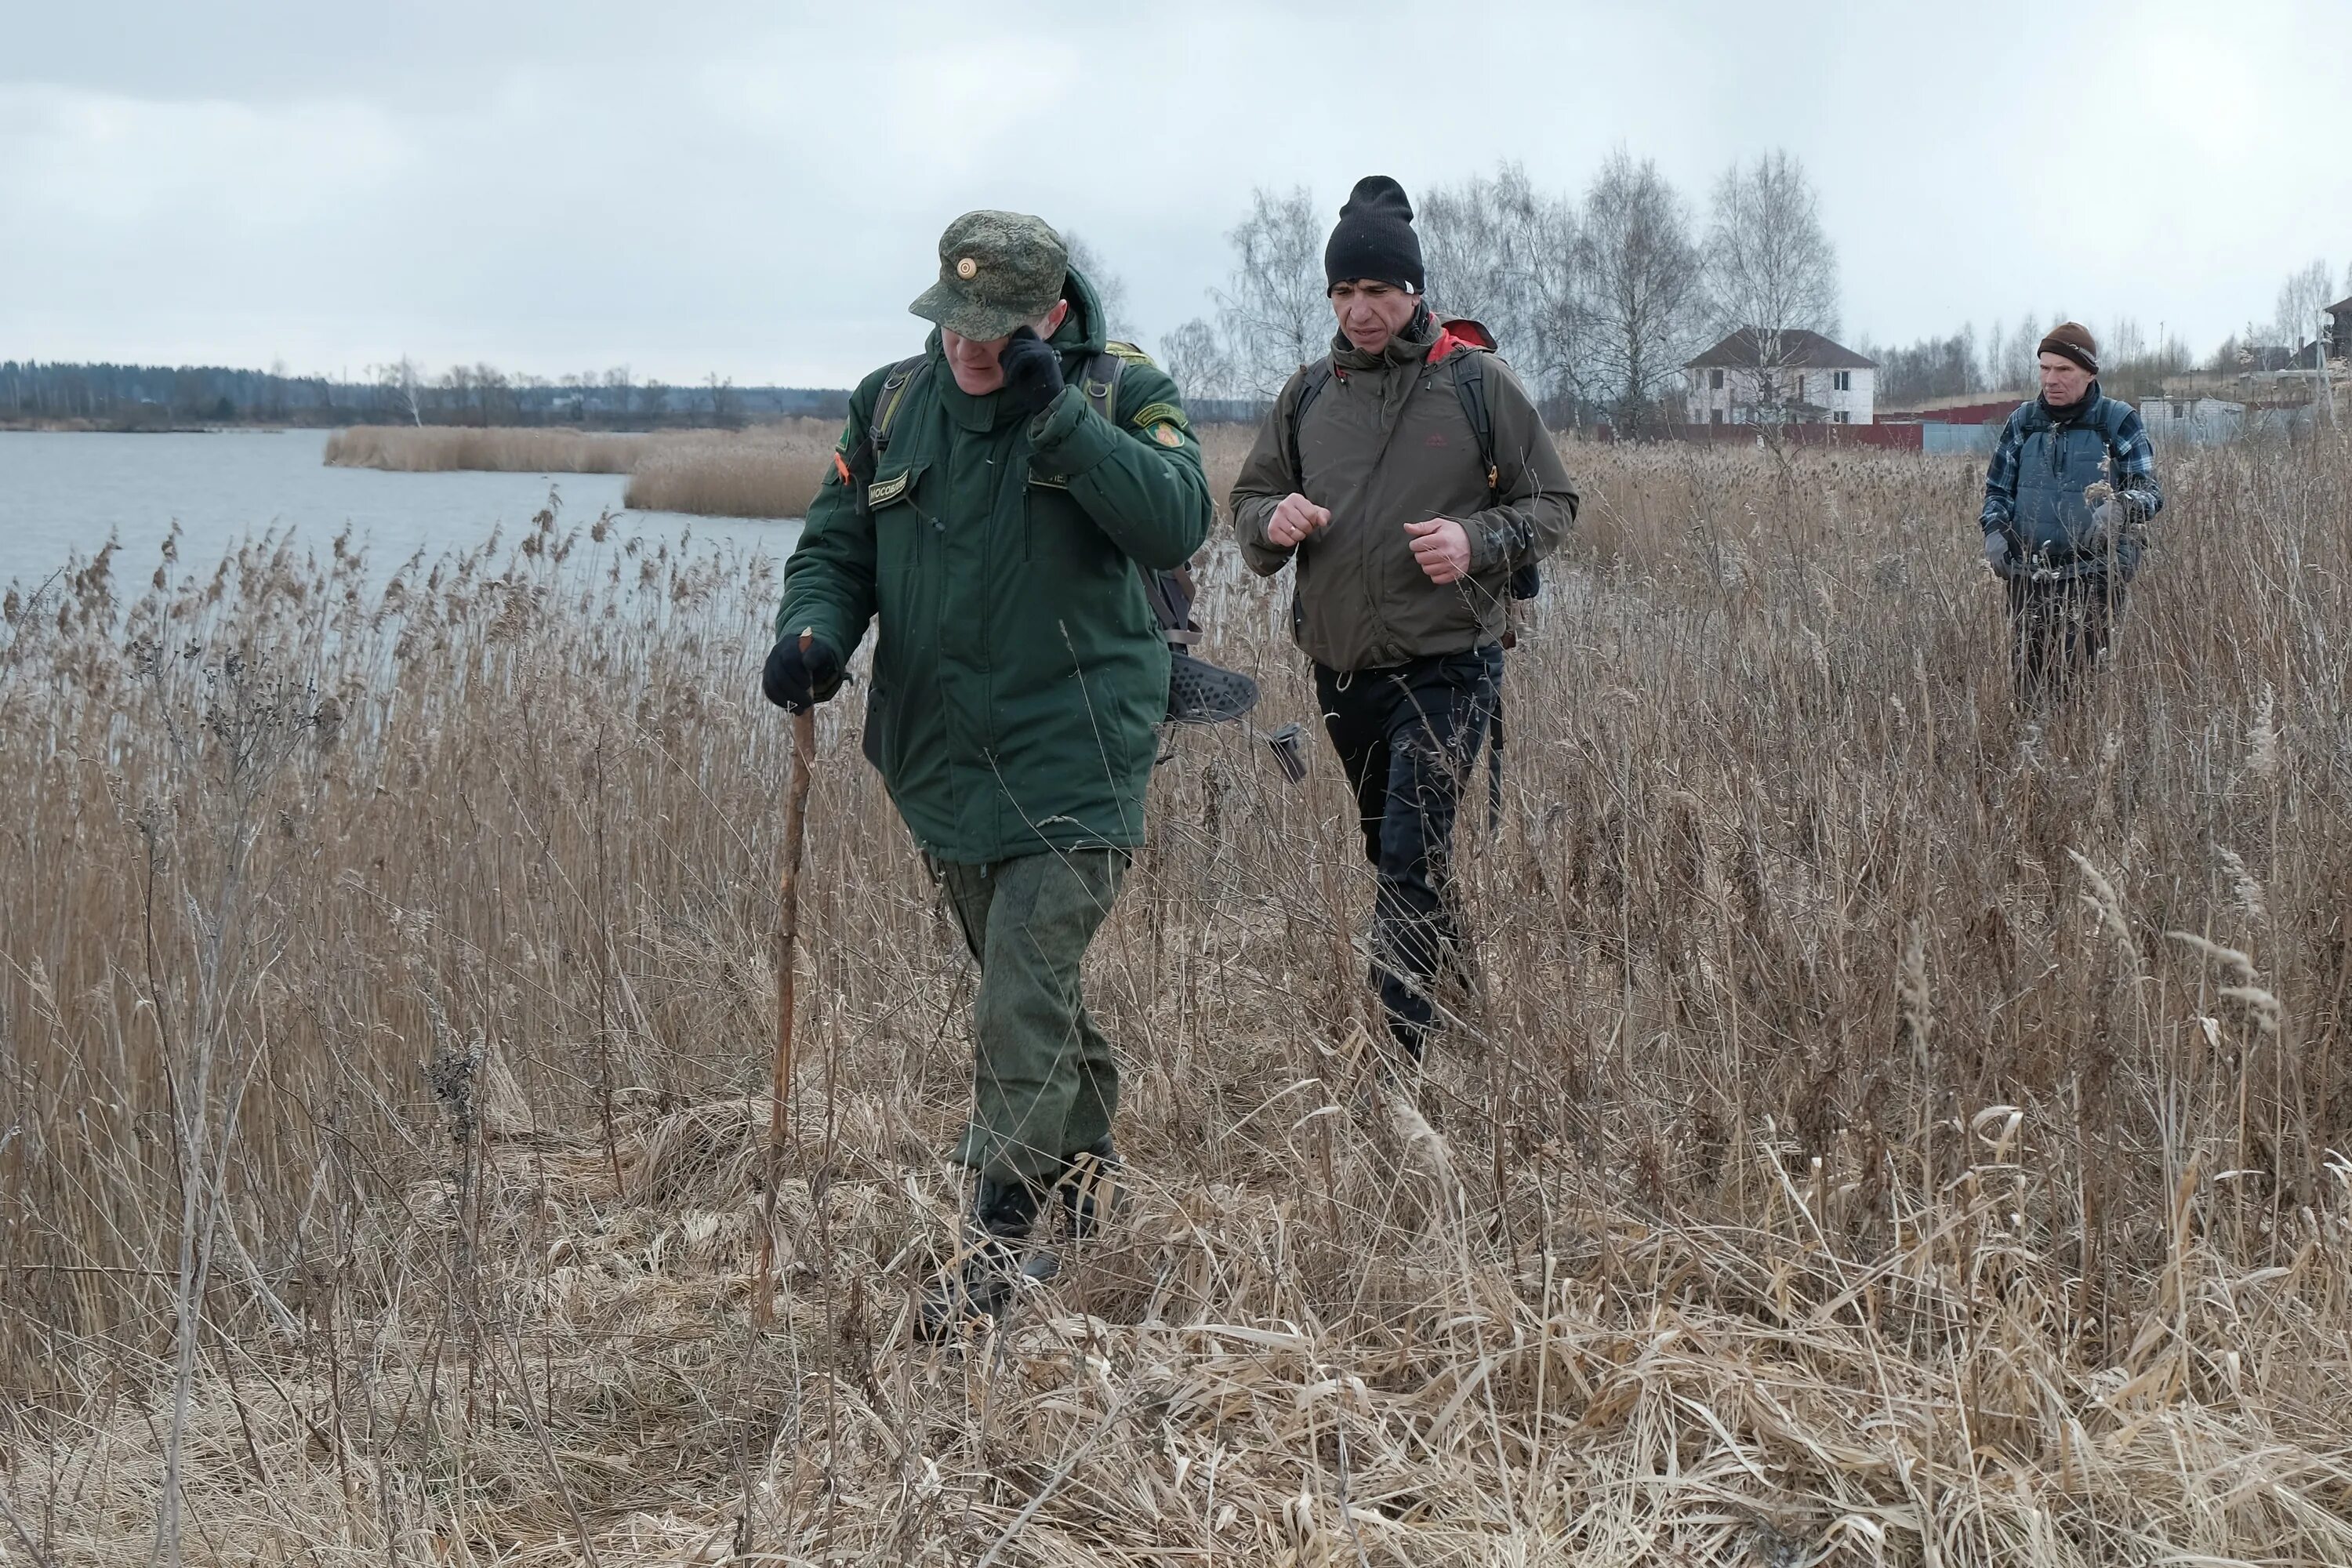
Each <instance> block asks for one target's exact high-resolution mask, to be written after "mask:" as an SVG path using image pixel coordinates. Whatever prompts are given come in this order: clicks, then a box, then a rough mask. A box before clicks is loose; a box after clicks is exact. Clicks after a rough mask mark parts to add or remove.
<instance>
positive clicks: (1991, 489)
mask: <svg viewBox="0 0 2352 1568" xmlns="http://www.w3.org/2000/svg"><path fill="white" fill-rule="evenodd" d="M2089 402H2090V406H2089V407H2087V408H2085V409H2084V411H2083V413H2082V415H2081V416H2078V417H2076V418H2074V419H2071V420H2069V421H2068V422H2067V423H2069V424H2073V425H2090V426H2097V425H2101V424H2103V423H2105V420H2104V419H2103V418H2102V417H2101V416H2103V415H2105V414H2106V412H2107V411H2106V410H2105V409H2103V408H2101V407H2100V406H2098V405H2100V404H2103V403H2105V404H2113V405H2114V406H2115V407H2116V408H2118V409H2121V410H2122V411H2123V417H2122V418H2120V419H2117V420H2116V421H2115V425H2114V429H2113V432H2112V434H2110V435H2109V436H2108V437H2107V461H2108V465H2109V468H2110V471H2111V472H2112V473H2113V474H2114V476H2115V479H2114V483H2115V487H2116V499H2117V500H2121V501H2122V502H2123V503H2124V507H2125V510H2126V511H2127V512H2128V513H2130V515H2131V516H2132V518H2133V520H2134V521H2147V519H2149V518H2151V517H2154V516H2155V515H2156V514H2157V513H2158V512H2159V511H2162V510H2164V487H2163V486H2161V485H2159V484H2158V483H2157V481H2156V447H2154V446H2153V445H2152V444H2151V443H2150V442H2149V440H2148V438H2147V426H2146V425H2144V424H2142V423H2141V422H2140V416H2139V410H2138V409H2137V408H2134V407H2133V406H2132V405H2130V404H2128V403H2116V401H2115V400H2114V399H2112V398H2109V397H2107V396H2105V395H2103V394H2102V393H2101V392H2100V391H2099V384H2098V383H2097V382H2093V383H2092V384H2091V390H2090V396H2089ZM2057 423H2058V422H2057V421H2056V420H2054V419H2053V418H2051V417H2050V410H2049V407H2048V406H2047V405H2045V404H2043V403H2042V399H2040V398H2038V397H2037V398H2035V399H2034V400H2033V401H2032V402H2031V403H2024V404H2020V405H2018V409H2017V412H2016V413H2014V414H2012V415H2011V416H2009V423H2008V424H2006V425H2004V426H2001V427H2000V442H1999V443H1998V444H1997V445H1995V446H1994V447H1993V449H1992V461H1991V462H1990V463H1989V464H1987V465H1986V467H1985V499H1984V510H1983V512H1982V513H1981V514H1979V517H1978V518H1977V521H1978V523H1979V525H1981V526H1982V527H1983V529H1984V531H1986V532H1987V533H1990V532H1992V531H1995V530H1996V529H2004V528H2008V527H2011V525H2012V524H2014V523H2015V522H2016V521H2017V453H2018V448H2019V447H2022V446H2024V445H2025V438H2026V437H2028V436H2031V435H2032V434H2033V432H2035V431H2036V430H2049V429H2053V428H2055V427H2056V426H2057Z"/></svg>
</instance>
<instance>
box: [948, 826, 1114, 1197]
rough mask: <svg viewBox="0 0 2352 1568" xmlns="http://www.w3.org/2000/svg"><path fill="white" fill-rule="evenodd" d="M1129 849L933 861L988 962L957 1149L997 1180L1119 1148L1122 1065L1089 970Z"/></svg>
mask: <svg viewBox="0 0 2352 1568" xmlns="http://www.w3.org/2000/svg"><path fill="white" fill-rule="evenodd" d="M1128 861H1129V855H1128V853H1127V851H1125V850H1123V849H1076V850H1067V851H1049V852H1047V853H1044V854H1037V855H1023V856H1018V857H1016V858H1013V859H1010V860H998V861H995V862H994V863H992V864H990V865H985V866H972V865H958V864H956V863H953V862H950V861H934V862H933V863H932V867H931V868H932V871H933V872H934V873H935V874H936V875H937V876H938V878H939V879H940V886H941V887H942V888H943V889H946V891H947V895H948V903H949V906H950V908H951V909H953V910H955V917H956V923H957V925H959V926H960V927H961V928H962V931H963V940H964V944H965V945H966V946H967V947H969V948H970V949H971V955H972V957H973V958H975V959H977V960H978V961H979V963H980V995H979V998H978V1000H977V1001H976V1002H975V1003H974V1004H973V1006H972V1034H973V1037H974V1049H973V1053H972V1074H971V1089H972V1111H971V1124H970V1126H969V1127H967V1128H966V1130H965V1131H964V1135H963V1142H962V1143H961V1145H960V1146H959V1147H958V1148H957V1150H956V1158H957V1159H958V1160H960V1161H961V1162H962V1163H964V1164H966V1165H969V1166H971V1168H972V1169H973V1170H975V1171H977V1172H979V1173H981V1175H982V1176H983V1177H985V1178H987V1179H989V1180H991V1181H996V1182H1003V1183H1007V1184H1011V1183H1018V1182H1025V1183H1029V1184H1034V1185H1038V1186H1045V1185H1049V1184H1052V1183H1053V1182H1054V1181H1055V1179H1056V1178H1058V1177H1059V1176H1060V1175H1061V1173H1062V1172H1063V1169H1064V1167H1065V1166H1066V1164H1067V1163H1068V1162H1069V1160H1070V1157H1071V1156H1072V1155H1074V1154H1076V1153H1078V1152H1081V1151H1084V1150H1087V1149H1094V1150H1096V1151H1097V1152H1102V1151H1104V1150H1107V1149H1108V1146H1109V1143H1108V1141H1109V1138H1110V1122H1111V1117H1112V1115H1113V1113H1114V1112H1116V1111H1117V1110H1118V1060H1117V1058H1114V1057H1113V1056H1112V1054H1111V1048H1110V1042H1109V1041H1108V1040H1107V1039H1105V1038H1103V1034H1102V1031H1101V1030H1100V1029H1098V1028H1097V1027H1095V1021H1094V1019H1093V1018H1092V1017H1090V1016H1087V1007H1086V1001H1085V998H1084V996H1083V995H1082V994H1081V992H1080V971H1081V970H1082V969H1083V967H1084V966H1085V963H1086V956H1087V943H1089V942H1092V941H1093V940H1094V934H1095V931H1096V928H1097V927H1098V926H1100V925H1101V924H1102V921H1103V917H1104V916H1105V915H1108V913H1109V912H1110V906H1111V903H1112V901H1113V900H1116V899H1117V898H1118V885H1119V880H1120V879H1121V878H1122V877H1124V876H1125V875H1126V872H1127V867H1128Z"/></svg>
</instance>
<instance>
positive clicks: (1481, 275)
mask: <svg viewBox="0 0 2352 1568" xmlns="http://www.w3.org/2000/svg"><path fill="white" fill-rule="evenodd" d="M1547 203H1548V198H1546V197H1544V196H1541V195H1538V194H1537V192H1536V189H1535V187H1534V186H1533V185H1532V184H1529V183H1528V175H1527V171H1526V170H1524V169H1522V168H1521V167H1519V166H1518V165H1517V163H1505V164H1504V165H1502V166H1501V167H1500V168H1499V169H1497V170H1496V172H1495V174H1494V177H1493V178H1491V179H1490V178H1487V177H1486V176H1485V175H1480V174H1474V175H1472V176H1471V177H1470V178H1469V179H1466V180H1464V181H1462V182H1460V183H1459V184H1451V185H1439V186H1437V187H1435V188H1434V189H1432V190H1430V191H1429V192H1427V193H1426V195H1425V196H1424V198H1423V201H1422V204H1421V211H1420V213H1419V215H1418V216H1417V217H1416V219H1415V222H1414V227H1415V228H1417V229H1418V230H1419V231H1420V235H1421V258H1422V264H1423V270H1424V271H1425V273H1426V274H1427V279H1428V285H1429V299H1430V302H1431V304H1432V305H1433V306H1435V307H1437V308H1438V309H1440V310H1444V311H1445V312H1447V313H1448V314H1451V315H1460V316H1469V317H1472V318H1475V320H1476V321H1479V322H1480V323H1481V324H1482V325H1484V326H1485V327H1486V329H1487V330H1488V331H1492V332H1493V333H1494V334H1495V336H1496V339H1497V340H1498V341H1499V342H1501V343H1502V345H1503V349H1504V352H1505V353H1507V354H1513V355H1517V354H1521V353H1525V352H1526V350H1527V349H1528V342H1529V339H1530V337H1531V335H1532V332H1533V330H1534V317H1535V315H1536V310H1535V303H1534V298H1533V296H1534V291H1535V287H1536V269H1537V256H1536V249H1537V247H1538V245H1539V244H1540V243H1541V238H1542V235H1541V217H1542V209H1543V207H1544V206H1545V205H1547Z"/></svg>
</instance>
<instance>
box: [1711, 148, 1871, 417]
mask: <svg viewBox="0 0 2352 1568" xmlns="http://www.w3.org/2000/svg"><path fill="white" fill-rule="evenodd" d="M1706 285H1707V291H1708V293H1709V295H1710V296H1711V298H1712V300H1713V303H1714V313H1715V319H1714V330H1715V331H1717V332H1719V333H1729V332H1736V331H1740V330H1741V329H1742V328H1746V329H1748V331H1751V332H1753V333H1754V343H1755V349H1756V361H1757V363H1756V367H1755V371H1756V377H1757V389H1756V390H1757V404H1758V407H1759V410H1760V411H1761V413H1762V415H1763V416H1764V417H1765V418H1766V419H1768V420H1769V419H1774V418H1778V417H1780V416H1783V414H1784V413H1785V411H1786V410H1787V409H1788V408H1789V407H1790V405H1792V404H1793V403H1794V402H1795V401H1796V398H1795V397H1794V395H1793V394H1794V392H1795V389H1796V388H1797V387H1798V386H1800V385H1801V384H1802V383H1801V380H1800V379H1799V377H1801V374H1802V372H1801V370H1800V369H1798V365H1797V362H1798V361H1799V359H1800V358H1801V350H1800V347H1799V342H1798V340H1796V339H1795V338H1792V337H1790V336H1789V335H1788V334H1790V332H1792V331H1812V332H1820V333H1822V335H1824V336H1830V335H1833V334H1835V332H1836V331H1837V330H1838V267H1837V251H1836V249H1835V247H1832V245H1831V244H1830V239H1829V236H1828V235H1827V234H1826V233H1825V232H1823V230H1822V219H1821V211H1820V205H1819V204H1818V203H1817V202H1816V201H1815V199H1814V196H1813V187H1812V183H1811V181H1810V180H1808V179H1807V178H1806V177H1805V168H1804V165H1803V164H1802V163H1799V162H1798V161H1797V160H1796V159H1794V158H1791V157H1790V156H1789V154H1788V153H1783V152H1779V151H1775V152H1771V153H1765V154H1764V155H1763V156H1762V157H1760V158H1759V159H1757V160H1756V162H1755V163H1752V164H1748V165H1746V166H1744V167H1743V166H1742V165H1740V164H1738V163H1734V164H1733V165H1732V166H1731V167H1730V168H1728V169H1727V170H1725V171H1724V174H1723V177H1722V178H1721V179H1719V180H1717V182H1716V185H1715V210H1714V216H1713V222H1712V223H1711V224H1710V225H1709V226H1708V228H1707V234H1706Z"/></svg>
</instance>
